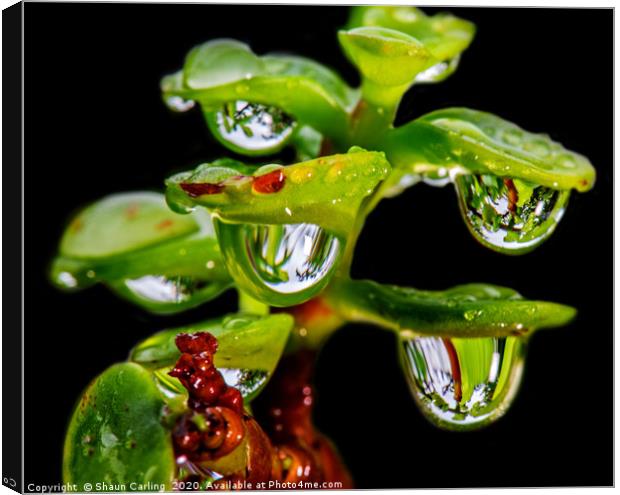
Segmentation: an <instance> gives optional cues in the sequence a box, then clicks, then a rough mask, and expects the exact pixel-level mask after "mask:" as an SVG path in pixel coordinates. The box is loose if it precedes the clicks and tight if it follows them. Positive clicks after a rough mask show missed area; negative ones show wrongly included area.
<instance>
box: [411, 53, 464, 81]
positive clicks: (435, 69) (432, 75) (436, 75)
mask: <svg viewBox="0 0 620 495" xmlns="http://www.w3.org/2000/svg"><path fill="white" fill-rule="evenodd" d="M460 61H461V57H460V55H457V56H456V57H454V58H451V59H450V60H446V61H445V62H439V63H438V64H435V65H433V66H432V67H429V68H428V69H426V70H425V71H422V72H420V73H419V74H418V75H417V76H416V78H415V82H417V83H434V82H439V81H443V80H444V79H445V78H447V77H448V76H449V75H451V74H452V73H453V72H454V71H455V70H456V69H457V68H458V66H459V62H460Z"/></svg>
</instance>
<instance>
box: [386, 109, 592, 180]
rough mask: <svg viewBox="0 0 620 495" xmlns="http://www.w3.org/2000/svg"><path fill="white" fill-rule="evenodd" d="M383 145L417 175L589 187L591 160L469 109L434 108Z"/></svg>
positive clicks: (393, 133) (392, 133)
mask: <svg viewBox="0 0 620 495" xmlns="http://www.w3.org/2000/svg"><path fill="white" fill-rule="evenodd" d="M381 149H384V150H385V151H386V153H387V155H388V159H389V160H390V163H392V165H393V166H394V167H395V168H400V169H402V170H407V171H408V172H409V173H414V174H439V175H443V176H445V177H447V176H448V175H450V176H455V175H459V174H461V173H470V172H471V173H487V174H493V175H497V176H500V177H510V178H518V179H523V180H525V181H528V182H531V183H534V184H538V185H543V186H547V187H550V188H553V189H572V188H574V189H577V190H578V191H587V190H588V189H591V188H592V186H593V185H594V180H595V175H596V174H595V171H594V168H593V167H592V165H591V164H590V162H589V160H588V159H587V158H586V157H584V156H582V155H579V154H577V153H575V152H572V151H569V150H567V149H566V148H564V147H563V146H562V145H561V144H559V143H557V142H555V141H552V140H551V138H550V137H549V136H548V135H546V134H534V133H531V132H527V131H524V130H523V129H521V128H520V127H518V126H516V125H515V124H512V123H510V122H508V121H506V120H503V119H501V118H500V117H497V116H495V115H492V114H490V113H486V112H480V111H477V110H470V109H467V108H447V109H444V110H438V111H435V112H431V113H429V114H427V115H425V116H423V117H421V118H419V119H417V120H415V121H414V122H411V123H409V124H407V125H404V126H402V127H399V128H397V129H394V130H393V131H390V132H389V133H387V134H386V135H385V141H384V143H383V146H382V148H381Z"/></svg>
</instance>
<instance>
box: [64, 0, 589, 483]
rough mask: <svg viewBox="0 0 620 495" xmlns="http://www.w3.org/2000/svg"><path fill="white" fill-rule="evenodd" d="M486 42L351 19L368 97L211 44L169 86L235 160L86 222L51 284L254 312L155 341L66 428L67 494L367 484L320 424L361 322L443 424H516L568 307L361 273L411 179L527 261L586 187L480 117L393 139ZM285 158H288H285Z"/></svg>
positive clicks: (411, 22) (571, 158) (351, 54)
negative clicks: (538, 358)
mask: <svg viewBox="0 0 620 495" xmlns="http://www.w3.org/2000/svg"><path fill="white" fill-rule="evenodd" d="M474 33H475V27H474V25H473V24H472V23H470V22H468V21H466V20H463V19H459V18H457V17H454V16H452V15H450V14H437V15H434V16H428V15H426V14H424V13H423V12H422V11H420V10H418V9H416V8H413V7H372V6H364V7H355V8H353V10H352V13H351V16H350V19H349V21H348V24H347V26H346V27H344V28H343V29H342V30H340V31H339V32H338V41H339V42H340V46H341V48H342V49H343V51H344V53H345V55H346V57H347V58H348V59H349V60H350V62H351V63H352V64H353V65H354V66H355V67H356V68H357V70H358V71H359V74H360V78H361V86H360V87H359V88H352V87H350V86H349V85H347V83H345V82H344V81H343V79H342V78H341V77H340V76H339V75H338V74H336V73H335V72H333V71H332V70H331V69H329V68H327V67H325V66H323V65H321V64H319V63H318V62H315V61H313V60H309V59H307V58H303V57H301V56H292V55H281V54H264V55H263V54H256V53H254V52H252V50H251V49H250V48H249V47H248V46H247V45H245V44H243V43H241V42H239V41H235V40H232V39H217V40H212V41H208V42H206V43H204V44H202V45H199V46H196V47H195V48H193V49H192V50H191V51H190V52H189V53H188V54H187V56H186V58H185V61H184V64H183V66H182V68H181V69H180V70H179V71H178V72H175V73H174V74H171V75H168V76H166V77H164V78H163V80H162V81H161V91H162V95H163V101H164V102H165V103H166V104H167V105H168V106H169V107H170V109H171V110H172V111H176V112H186V111H194V112H195V111H199V112H202V114H203V116H204V118H205V121H206V125H207V127H208V129H209V131H210V132H211V133H212V134H213V136H215V137H216V138H217V140H218V141H219V143H221V145H222V146H223V147H224V148H226V149H227V150H228V151H229V152H230V153H229V154H230V155H231V157H227V158H221V159H218V160H215V161H212V162H208V163H203V164H200V165H199V166H197V167H196V168H194V169H193V170H189V171H187V172H183V173H178V174H176V175H173V176H171V177H169V178H168V179H167V180H166V183H165V184H166V188H165V195H164V194H160V193H155V192H129V193H123V194H115V195H112V196H109V197H106V198H104V199H102V200H100V201H98V202H95V203H94V204H92V205H90V206H88V207H87V208H85V209H84V210H83V211H81V212H80V213H79V214H77V216H76V217H75V218H74V219H73V220H72V221H71V222H70V224H69V225H68V227H67V229H66V231H65V233H64V235H63V237H62V240H61V242H60V246H59V253H58V256H57V258H56V259H55V260H54V262H53V265H52V279H53V281H54V282H55V283H56V284H57V285H58V286H60V287H62V288H64V289H67V290H75V289H82V288H85V287H87V286H90V285H92V284H96V283H100V284H104V285H105V286H107V287H109V288H110V289H111V290H112V291H114V292H115V293H117V294H118V295H119V296H120V297H122V298H125V299H127V300H128V301H130V302H132V303H135V304H137V305H138V306H141V307H142V308H144V310H146V311H150V312H154V313H162V314H163V313H174V312H179V311H184V310H186V309H188V308H192V307H196V306H199V305H202V304H205V303H207V302H208V301H211V300H214V299H215V298H217V297H218V296H219V295H220V294H222V293H223V292H224V291H227V290H231V289H234V290H236V291H237V292H238V295H239V311H238V313H236V314H229V315H223V316H221V317H219V318H215V319H209V320H207V321H202V322H198V323H196V324H194V325H191V326H189V327H184V328H172V329H166V330H163V331H160V332H159V333H155V334H154V335H153V336H152V337H150V338H147V339H146V340H143V341H142V342H139V343H138V344H137V345H136V347H135V348H134V349H133V350H131V352H130V354H129V358H128V361H127V362H125V363H121V364H115V365H114V366H112V367H111V368H109V369H108V370H106V371H104V372H103V373H102V374H101V375H99V376H98V377H97V378H95V379H94V381H93V382H92V383H91V385H90V386H89V387H88V388H87V390H86V391H85V392H84V394H83V396H82V398H81V399H80V401H79V403H78V405H77V407H76V409H75V412H74V414H73V417H72V419H71V421H70V426H69V429H68V432H67V436H66V443H65V447H64V465H63V476H64V479H65V481H66V482H71V483H78V484H79V486H80V487H83V486H84V484H85V483H93V482H95V481H104V482H108V483H116V484H117V485H115V487H118V486H122V485H119V484H122V483H125V484H126V486H127V487H129V486H130V485H129V484H130V483H133V485H132V489H153V488H154V487H155V488H157V487H165V488H166V489H170V488H175V489H204V488H210V487H214V486H216V484H217V483H218V482H219V483H242V482H243V483H246V484H245V485H240V486H241V487H245V488H262V487H285V488H287V487H288V488H291V487H304V488H317V487H328V485H329V487H334V486H340V487H348V486H352V485H351V483H352V481H351V478H350V476H349V474H348V473H347V470H346V468H345V466H344V464H343V462H342V461H341V459H340V458H339V456H338V454H337V451H336V449H335V447H334V446H333V445H332V444H331V443H330V441H329V440H328V439H327V438H325V437H324V436H323V435H322V434H321V433H320V432H319V431H317V430H316V429H315V428H314V426H313V424H312V404H313V400H314V396H313V393H314V389H313V387H312V385H311V380H312V369H313V363H314V359H315V356H316V354H317V352H318V351H319V350H320V349H321V346H323V344H324V343H325V342H326V340H327V339H328V338H329V337H330V335H332V334H333V332H335V331H337V330H338V329H339V328H341V327H342V326H343V325H346V324H348V323H351V322H364V323H372V324H375V325H377V326H378V327H380V328H383V329H385V330H388V331H391V332H392V333H393V334H394V337H395V341H396V343H397V345H398V355H399V356H400V360H401V364H402V369H403V372H404V375H405V377H406V380H407V382H408V383H409V385H410V389H411V394H412V396H413V398H414V400H415V401H416V403H417V404H418V406H419V408H420V410H421V411H422V413H423V414H424V416H426V417H427V418H428V419H429V420H430V421H432V422H433V423H434V424H436V425H437V426H439V427H441V428H446V429H452V430H470V429H474V428H479V427H481V426H484V425H487V424H489V423H491V422H492V421H494V420H496V419H498V418H499V417H500V416H501V415H502V414H504V413H505V412H506V410H507V409H508V407H509V405H510V402H511V400H512V399H513V398H514V396H515V393H516V391H517V389H518V387H519V382H520V377H521V373H522V370H523V363H524V356H525V349H526V344H527V341H528V339H529V338H530V336H531V335H532V334H533V333H534V332H535V331H536V330H538V329H543V328H551V327H558V326H562V325H565V324H566V323H568V322H569V321H570V320H571V319H572V318H573V317H574V315H575V309H573V308H571V307H568V306H565V305H562V304H557V303H553V302H545V301H532V300H528V299H526V298H524V297H523V296H521V295H520V294H519V293H518V292H516V291H515V290H512V289H509V288H505V287H499V286H495V285H487V284H482V283H475V284H467V285H460V286H457V287H453V288H450V289H446V290H442V291H426V290H419V289H414V288H409V287H397V286H393V285H389V284H385V283H383V282H384V281H382V282H376V281H370V280H353V279H351V277H350V267H351V262H352V259H353V255H354V251H355V245H356V241H357V239H358V236H359V235H360V232H361V230H362V228H363V226H364V222H365V220H366V218H367V217H368V215H369V214H371V212H372V211H373V209H374V208H375V207H376V206H377V204H378V203H379V202H380V201H381V200H382V199H384V198H389V197H393V196H395V195H398V194H400V193H401V192H402V191H404V190H405V189H407V188H409V187H411V186H413V185H415V184H418V183H426V184H430V185H433V186H439V187H442V186H445V185H448V184H451V185H452V186H454V188H455V190H456V195H457V197H458V202H459V204H460V210H461V213H462V217H463V220H464V222H465V224H466V225H467V227H468V229H469V230H470V231H471V233H472V235H473V236H474V237H475V238H476V239H477V240H478V241H479V242H480V243H481V244H482V245H484V246H486V247H488V248H490V249H492V250H495V251H498V252H501V253H505V254H512V255H520V254H524V253H527V252H529V251H531V250H533V249H534V248H537V247H538V246H539V245H540V244H541V243H542V242H543V241H544V240H545V239H547V238H548V237H549V236H550V235H551V233H552V232H553V231H554V229H555V227H556V226H557V224H558V222H559V221H560V219H561V218H562V216H563V214H564V211H565V209H566V206H567V202H568V198H569V195H570V192H571V191H572V190H573V189H574V190H577V191H579V192H584V191H587V190H589V189H590V188H591V187H592V186H593V184H594V179H595V172H594V169H593V168H592V166H591V164H590V163H589V161H588V160H587V159H586V158H585V157H583V156H581V155H579V154H577V153H574V152H572V151H569V150H567V149H565V148H564V147H563V146H562V145H561V144H559V143H557V142H554V141H552V140H551V139H550V138H549V136H547V135H545V134H536V133H531V132H527V131H525V130H523V129H521V128H520V127H518V126H517V125H515V124H513V123H510V122H507V121H506V120H503V119H502V118H500V117H497V116H495V115H492V114H489V113H485V112H483V111H478V110H472V109H467V108H444V109H441V110H437V111H434V112H431V113H429V114H426V115H423V116H422V117H420V118H417V119H415V120H413V121H411V122H408V123H406V124H404V125H401V126H398V127H395V126H394V124H393V122H394V119H395V116H396V113H397V109H398V107H399V103H400V101H401V99H402V97H403V95H404V94H405V93H406V92H407V91H408V90H409V89H410V88H411V87H412V86H414V85H416V84H431V83H437V82H440V81H442V80H443V79H445V78H447V77H449V76H450V75H451V74H452V73H453V72H454V71H455V70H456V69H457V67H458V65H459V60H460V58H461V54H462V53H463V52H464V51H465V50H466V49H467V48H468V46H469V45H470V43H471V41H472V39H473V37H474ZM284 148H289V149H292V150H293V152H294V153H295V156H296V158H295V159H294V160H293V161H295V163H286V164H285V163H282V154H281V153H279V152H280V151H281V150H283V149H284ZM270 156H272V158H269V157H270ZM288 156H293V154H292V153H290V152H289V155H288ZM233 157H234V158H233ZM244 157H251V158H244ZM244 160H245V161H244ZM258 161H260V164H258V165H257V164H256V163H257V162H258ZM386 249H387V246H386ZM261 483H263V485H261ZM264 483H268V485H265V484H264ZM277 483H285V484H280V485H278V484H277ZM325 483H327V485H326V484H325ZM334 483H335V484H334ZM252 484H253V485H252ZM221 486H231V485H221Z"/></svg>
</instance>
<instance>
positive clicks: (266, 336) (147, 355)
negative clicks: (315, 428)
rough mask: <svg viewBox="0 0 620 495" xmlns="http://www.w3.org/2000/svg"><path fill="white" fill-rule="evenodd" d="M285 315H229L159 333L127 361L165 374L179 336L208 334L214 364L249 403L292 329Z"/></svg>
mask: <svg viewBox="0 0 620 495" xmlns="http://www.w3.org/2000/svg"><path fill="white" fill-rule="evenodd" d="M293 323H294V321H293V318H292V317H291V316H290V315H287V314H275V315H268V316H256V315H248V314H238V315H229V316H227V317H223V318H218V319H215V320H209V321H204V322H201V323H196V324H194V325H190V326H187V327H181V328H173V329H169V330H164V331H162V332H159V333H157V334H155V335H153V336H152V337H149V338H148V339H146V340H144V341H142V342H141V343H139V344H138V345H137V346H136V347H135V348H134V349H133V350H132V351H131V354H130V359H131V360H132V361H135V362H137V363H140V364H141V365H142V366H146V367H148V368H150V369H153V370H164V371H168V370H169V369H170V368H171V367H172V365H173V364H174V363H175V362H176V360H177V359H178V358H179V355H180V352H179V350H178V349H177V347H176V345H175V342H174V339H175V337H176V336H177V335H178V334H179V333H195V332H209V333H211V334H213V335H214V336H215V337H216V338H217V340H218V351H217V353H216V354H215V365H216V366H217V367H218V369H219V370H220V371H221V372H222V374H223V375H224V378H225V379H226V381H227V383H228V384H229V385H231V386H234V387H236V388H239V390H240V392H241V393H242V394H243V395H244V397H245V398H246V400H251V399H252V398H253V397H255V396H256V395H257V394H258V393H259V392H260V390H261V389H262V388H263V387H264V386H265V385H266V384H267V381H268V379H269V377H270V376H271V374H272V373H273V370H274V369H275V367H276V364H277V363H278V361H279V359H280V355H281V354H282V351H283V350H284V346H285V344H286V341H287V339H288V336H289V334H290V331H291V329H292V328H293Z"/></svg>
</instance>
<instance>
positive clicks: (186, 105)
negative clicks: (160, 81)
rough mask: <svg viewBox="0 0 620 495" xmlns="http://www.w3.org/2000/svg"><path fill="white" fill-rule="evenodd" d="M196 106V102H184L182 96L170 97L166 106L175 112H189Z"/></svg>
mask: <svg viewBox="0 0 620 495" xmlns="http://www.w3.org/2000/svg"><path fill="white" fill-rule="evenodd" d="M195 105H196V102H195V101H194V100H184V99H183V98H181V97H180V96H169V97H168V98H166V106H167V107H168V108H169V109H170V110H174V111H175V112H187V111H188V110H191V109H192V108H194V106H195Z"/></svg>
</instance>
